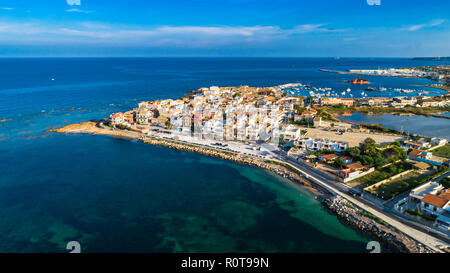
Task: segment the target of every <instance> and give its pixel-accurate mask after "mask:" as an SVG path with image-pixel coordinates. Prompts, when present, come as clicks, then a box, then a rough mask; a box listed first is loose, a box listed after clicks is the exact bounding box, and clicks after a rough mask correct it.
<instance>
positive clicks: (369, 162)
mask: <svg viewBox="0 0 450 273" xmlns="http://www.w3.org/2000/svg"><path fill="white" fill-rule="evenodd" d="M361 159H362V162H363V165H366V166H372V165H373V163H374V160H373V158H372V157H371V156H369V155H363V156H362V158H361Z"/></svg>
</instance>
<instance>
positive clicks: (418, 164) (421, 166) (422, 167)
mask: <svg viewBox="0 0 450 273" xmlns="http://www.w3.org/2000/svg"><path fill="white" fill-rule="evenodd" d="M414 166H415V167H417V168H419V169H422V170H425V169H428V168H430V167H431V166H430V164H427V163H425V162H418V163H416V164H414Z"/></svg>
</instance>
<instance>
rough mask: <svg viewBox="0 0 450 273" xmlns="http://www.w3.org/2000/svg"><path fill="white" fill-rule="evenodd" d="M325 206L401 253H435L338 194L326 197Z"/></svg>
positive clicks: (348, 222) (350, 223)
mask: <svg viewBox="0 0 450 273" xmlns="http://www.w3.org/2000/svg"><path fill="white" fill-rule="evenodd" d="M323 204H324V205H325V207H326V208H327V209H328V210H329V211H330V212H332V213H333V214H335V215H337V216H338V217H339V218H340V219H342V220H344V221H345V222H346V223H347V224H349V225H351V226H353V227H355V228H357V229H358V230H360V231H362V232H363V233H367V234H368V235H370V236H372V237H373V236H375V237H376V238H377V239H378V240H379V241H380V243H383V244H385V245H388V246H389V247H392V248H393V249H394V250H396V251H399V252H402V253H435V251H434V250H432V249H430V248H429V247H427V246H425V245H423V244H421V243H419V242H417V241H416V240H414V239H411V238H410V237H408V236H406V235H405V234H403V233H401V232H399V231H397V230H396V229H395V228H393V227H392V226H389V225H387V224H385V223H381V222H380V221H381V220H378V219H376V217H374V216H373V215H371V214H368V213H367V212H363V211H361V210H360V209H358V208H357V207H355V206H354V205H352V204H351V203H350V202H349V201H347V200H345V199H344V198H342V197H340V196H335V197H328V198H326V199H325V200H324V201H323Z"/></svg>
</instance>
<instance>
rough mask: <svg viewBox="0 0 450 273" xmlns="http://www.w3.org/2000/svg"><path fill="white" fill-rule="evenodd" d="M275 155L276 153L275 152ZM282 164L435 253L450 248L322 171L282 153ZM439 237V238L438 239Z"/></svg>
mask: <svg viewBox="0 0 450 273" xmlns="http://www.w3.org/2000/svg"><path fill="white" fill-rule="evenodd" d="M274 153H275V152H274ZM276 154H277V155H278V158H279V160H280V161H281V162H284V163H287V164H289V165H291V166H292V167H294V168H296V169H297V170H298V171H300V172H301V173H303V175H304V176H305V177H306V178H308V179H309V180H311V181H313V182H316V183H317V184H319V185H320V186H322V187H323V188H325V189H327V190H328V191H330V192H331V193H333V194H337V195H340V196H342V197H344V198H345V199H347V200H348V201H350V202H352V203H353V204H355V205H357V206H358V207H360V208H362V209H364V210H365V211H368V212H370V213H372V214H373V215H375V216H377V217H379V218H380V219H382V220H383V221H385V222H386V223H388V224H390V225H392V226H394V227H396V228H397V229H398V230H400V231H402V232H403V233H405V234H407V235H408V236H410V237H412V238H414V239H415V240H417V241H419V242H421V243H422V244H424V245H427V246H428V247H430V248H432V249H434V250H435V251H438V252H442V251H441V250H440V249H439V247H441V246H449V245H450V240H449V239H448V237H445V238H444V237H443V236H440V235H439V234H435V233H433V231H430V228H428V227H425V226H423V225H420V224H419V223H415V222H412V221H409V220H406V219H404V218H402V217H399V216H397V215H394V214H392V212H391V211H387V210H385V208H380V207H378V206H376V205H374V204H372V203H370V202H369V201H367V200H365V199H363V198H357V197H354V196H351V195H349V194H348V193H347V192H348V189H349V187H348V186H346V185H345V184H343V183H336V182H335V181H332V180H331V179H329V178H328V177H326V176H325V175H324V174H323V173H321V171H318V170H316V169H314V168H313V167H311V166H309V165H307V164H306V163H303V162H298V161H295V160H293V159H291V158H289V157H287V156H285V155H284V154H283V153H282V152H279V153H276ZM437 237H439V238H437Z"/></svg>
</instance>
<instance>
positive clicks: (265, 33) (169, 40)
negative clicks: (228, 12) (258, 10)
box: [0, 21, 345, 47]
mask: <svg viewBox="0 0 450 273" xmlns="http://www.w3.org/2000/svg"><path fill="white" fill-rule="evenodd" d="M342 31H345V30H342V29H330V28H326V27H324V24H317V25H311V24H306V25H298V26H296V27H294V28H290V29H282V28H280V27H279V26H149V27H137V26H129V25H112V24H104V23H97V22H78V23H72V24H70V25H69V24H65V25H61V24H60V25H51V24H46V23H43V22H42V21H35V22H32V23H17V22H2V21H0V38H2V39H3V40H7V41H10V42H13V41H16V42H33V41H35V42H36V43H37V42H40V43H43V42H47V43H50V42H51V43H77V44H83V43H84V44H90V43H95V42H97V43H104V44H140V45H146V46H161V45H173V46H177V45H179V46H182V45H186V46H191V47H196V46H197V47H202V46H212V45H226V44H239V43H258V42H269V41H275V40H279V39H286V38H289V37H290V36H293V35H296V36H298V35H302V34H306V33H333V32H342ZM0 40H1V39H0Z"/></svg>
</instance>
